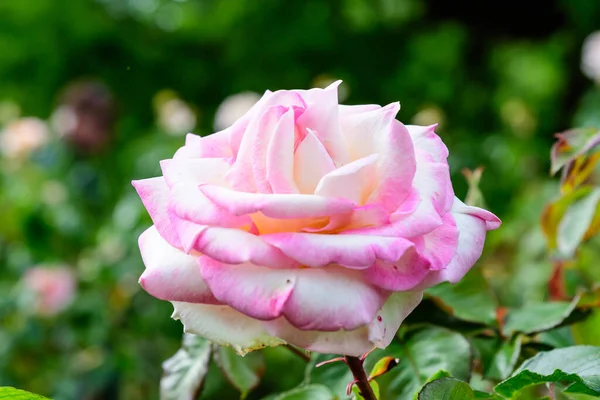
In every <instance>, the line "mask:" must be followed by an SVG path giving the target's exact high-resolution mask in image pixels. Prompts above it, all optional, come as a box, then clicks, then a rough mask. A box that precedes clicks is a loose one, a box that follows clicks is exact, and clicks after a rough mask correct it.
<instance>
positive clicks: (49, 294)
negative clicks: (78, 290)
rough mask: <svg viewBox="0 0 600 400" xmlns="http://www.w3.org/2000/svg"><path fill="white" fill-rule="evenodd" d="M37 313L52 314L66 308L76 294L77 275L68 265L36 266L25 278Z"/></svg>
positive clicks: (26, 287)
mask: <svg viewBox="0 0 600 400" xmlns="http://www.w3.org/2000/svg"><path fill="white" fill-rule="evenodd" d="M23 282H24V286H25V289H26V291H27V293H26V294H27V297H28V298H30V299H32V302H33V308H34V311H35V313H37V314H39V315H43V316H52V315H55V314H58V313H59V312H61V311H63V310H64V309H66V308H67V307H68V306H69V305H70V304H71V302H72V301H73V298H74V296H75V286H76V282H75V276H74V275H73V271H72V270H71V269H70V268H68V267H44V266H40V267H34V268H31V269H29V270H28V271H27V272H26V273H25V276H24V278H23Z"/></svg>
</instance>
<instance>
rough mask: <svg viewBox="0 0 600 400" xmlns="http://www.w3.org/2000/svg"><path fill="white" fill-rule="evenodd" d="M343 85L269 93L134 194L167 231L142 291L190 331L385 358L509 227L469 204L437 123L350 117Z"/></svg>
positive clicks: (189, 141)
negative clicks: (434, 299)
mask: <svg viewBox="0 0 600 400" xmlns="http://www.w3.org/2000/svg"><path fill="white" fill-rule="evenodd" d="M337 86H338V83H337V82H336V83H334V84H332V85H330V86H329V87H327V88H326V89H311V90H281V91H277V92H270V91H267V92H266V93H265V94H264V96H263V97H262V98H261V99H260V100H259V101H258V102H257V103H256V104H254V106H253V107H252V108H251V109H250V110H249V111H248V112H246V113H245V114H244V115H243V116H241V117H240V118H239V119H237V120H236V121H235V122H234V123H233V124H232V125H231V126H229V127H227V128H226V129H224V130H221V131H220V132H217V133H215V134H213V135H210V136H208V137H199V136H196V135H192V134H190V135H188V136H187V138H186V143H185V146H183V147H182V148H180V149H179V150H178V151H177V152H176V154H175V155H174V156H173V158H172V159H168V160H163V161H162V162H161V167H162V172H163V176H160V177H156V178H150V179H145V180H140V181H134V182H133V184H134V186H135V188H136V189H137V191H138V193H139V195H140V197H141V198H142V201H143V203H144V205H145V207H146V209H147V210H148V212H149V213H150V215H151V217H152V220H153V222H154V226H152V227H151V228H149V229H148V230H147V231H145V232H144V233H143V234H142V235H141V236H140V238H139V245H140V250H141V253H142V258H143V260H144V263H145V265H146V271H145V272H144V273H143V275H142V276H141V278H140V283H141V285H142V286H143V287H144V289H145V290H146V291H147V292H148V293H150V294H151V295H153V296H155V297H157V298H159V299H163V300H168V301H171V302H172V303H173V304H174V307H175V312H174V314H173V317H174V318H176V319H180V320H181V321H182V322H183V324H184V327H185V331H186V332H188V333H194V334H197V335H201V336H204V337H207V338H209V339H210V340H213V341H215V342H217V343H220V344H224V345H231V346H233V347H234V348H235V349H236V350H237V351H238V352H239V353H241V354H243V353H245V352H248V351H252V350H254V349H258V348H262V347H264V346H273V345H278V344H282V343H286V342H287V343H291V344H294V345H297V346H300V347H303V348H306V349H309V350H313V351H317V352H323V353H341V354H346V355H359V354H362V353H365V352H367V351H369V350H370V349H372V348H373V347H379V348H385V347H386V346H387V345H389V343H390V342H391V340H392V339H393V337H394V335H395V333H396V331H397V330H398V328H399V326H400V324H401V323H402V321H403V320H404V318H405V317H406V316H407V315H408V314H409V313H410V312H411V311H412V310H413V309H414V308H415V307H416V306H417V305H418V304H419V302H420V301H421V298H422V293H423V290H424V289H426V288H427V287H430V286H432V285H435V284H437V283H439V282H443V281H450V282H457V281H459V280H460V279H461V278H462V277H463V276H464V275H465V274H466V273H467V272H468V270H469V269H470V268H471V267H472V266H473V264H474V263H475V261H477V259H478V258H479V257H480V255H481V252H482V249H483V244H484V241H485V236H486V231H487V230H490V229H495V228H497V227H498V226H499V225H500V220H499V219H498V218H497V217H496V216H495V215H493V214H492V213H490V212H488V211H486V210H483V209H481V208H477V207H470V206H467V205H465V204H464V203H463V202H461V201H460V200H459V199H457V198H456V197H455V196H454V191H453V189H452V184H451V182H450V174H449V169H448V163H447V156H448V150H447V148H446V146H445V145H444V144H443V143H442V141H441V139H440V138H439V137H438V136H437V135H436V133H435V126H405V125H403V124H402V123H400V122H399V121H397V120H396V119H395V116H396V113H397V112H398V110H399V104H398V103H392V104H389V105H387V106H385V107H381V106H378V105H358V106H344V105H340V104H339V103H338V97H337Z"/></svg>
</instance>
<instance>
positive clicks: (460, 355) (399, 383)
mask: <svg viewBox="0 0 600 400" xmlns="http://www.w3.org/2000/svg"><path fill="white" fill-rule="evenodd" d="M400 342H401V346H399V347H398V348H397V350H396V349H392V351H390V352H391V353H392V355H393V356H395V357H397V358H399V359H400V361H399V363H398V367H396V368H394V369H393V370H392V371H390V372H389V373H388V374H386V375H385V376H384V377H386V378H387V377H389V379H390V382H389V383H388V385H387V387H386V388H385V393H388V394H394V396H396V397H395V398H400V399H410V398H412V397H413V396H414V395H415V394H416V393H418V391H419V389H420V388H421V387H422V386H423V384H425V383H426V382H427V381H428V380H429V379H430V378H431V376H433V375H434V374H437V373H439V371H440V370H444V371H447V372H448V373H449V374H450V375H451V376H453V377H455V378H458V379H463V380H467V379H469V376H470V375H471V357H472V355H471V347H470V344H469V342H468V341H467V339H465V338H464V337H463V336H462V335H460V334H458V333H456V332H452V331H450V330H447V329H444V328H438V327H428V328H425V329H422V330H420V331H418V332H416V333H412V332H411V334H410V336H408V335H407V337H405V338H401V339H400ZM381 383H382V382H380V385H381ZM381 389H382V397H383V398H388V397H391V396H386V395H384V388H383V387H382V388H381Z"/></svg>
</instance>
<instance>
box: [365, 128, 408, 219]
mask: <svg viewBox="0 0 600 400" xmlns="http://www.w3.org/2000/svg"><path fill="white" fill-rule="evenodd" d="M380 140H381V144H380V146H381V147H380V150H379V155H380V156H379V165H378V174H377V175H378V178H377V185H376V187H375V190H374V191H373V193H372V194H371V196H369V198H368V199H367V203H380V204H381V205H383V206H384V207H385V208H386V209H387V210H388V211H390V212H391V211H394V210H396V209H397V208H398V207H399V206H400V205H401V204H402V203H403V202H404V201H405V200H406V199H407V198H408V197H409V195H410V193H411V191H412V182H413V179H414V176H415V171H416V163H415V154H414V148H413V145H412V142H411V140H410V137H409V135H408V131H407V130H406V128H405V127H404V125H402V124H401V123H400V122H399V121H397V120H395V119H394V120H392V122H391V124H390V127H389V128H388V130H387V132H385V133H384V134H382V137H381V139H380Z"/></svg>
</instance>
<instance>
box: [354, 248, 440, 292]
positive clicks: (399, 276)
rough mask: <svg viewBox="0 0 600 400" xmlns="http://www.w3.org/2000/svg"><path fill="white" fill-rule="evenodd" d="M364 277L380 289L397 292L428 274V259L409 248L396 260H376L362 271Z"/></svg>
mask: <svg viewBox="0 0 600 400" xmlns="http://www.w3.org/2000/svg"><path fill="white" fill-rule="evenodd" d="M363 273H364V279H365V280H366V281H367V282H369V283H370V284H372V285H375V286H377V287H380V288H381V289H385V290H390V291H392V292H399V291H405V290H411V289H413V288H416V287H418V285H419V284H420V283H421V282H422V281H423V280H424V279H425V278H426V277H427V276H428V274H429V261H428V260H426V259H424V258H423V257H421V256H420V255H419V254H418V253H417V251H416V250H415V249H414V248H413V247H411V248H409V249H408V250H407V251H406V252H405V253H404V255H403V257H402V258H400V259H399V260H398V261H396V262H385V261H380V260H378V261H376V262H375V263H374V264H373V265H372V266H371V267H370V268H368V269H366V270H364V271H363Z"/></svg>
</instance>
